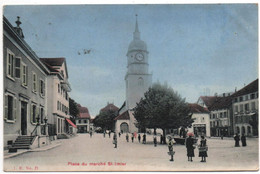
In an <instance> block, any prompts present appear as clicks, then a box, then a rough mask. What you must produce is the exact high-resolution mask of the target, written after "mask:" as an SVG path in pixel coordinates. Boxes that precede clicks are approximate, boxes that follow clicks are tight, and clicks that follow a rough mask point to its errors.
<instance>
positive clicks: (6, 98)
mask: <svg viewBox="0 0 260 174" xmlns="http://www.w3.org/2000/svg"><path fill="white" fill-rule="evenodd" d="M5 119H8V95H5Z"/></svg>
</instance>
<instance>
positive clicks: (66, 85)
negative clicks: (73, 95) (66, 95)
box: [61, 79, 71, 92]
mask: <svg viewBox="0 0 260 174" xmlns="http://www.w3.org/2000/svg"><path fill="white" fill-rule="evenodd" d="M61 87H62V88H64V89H65V90H66V91H67V92H70V91H71V87H70V84H69V82H68V80H67V79H65V80H64V81H63V82H61Z"/></svg>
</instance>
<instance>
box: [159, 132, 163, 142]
mask: <svg viewBox="0 0 260 174" xmlns="http://www.w3.org/2000/svg"><path fill="white" fill-rule="evenodd" d="M160 143H161V144H162V143H163V135H162V134H161V137H160Z"/></svg>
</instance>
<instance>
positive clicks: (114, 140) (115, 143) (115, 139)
mask: <svg viewBox="0 0 260 174" xmlns="http://www.w3.org/2000/svg"><path fill="white" fill-rule="evenodd" d="M113 144H114V145H115V147H114V148H117V135H116V133H114V136H113Z"/></svg>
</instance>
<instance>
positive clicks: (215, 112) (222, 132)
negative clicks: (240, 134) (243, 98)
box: [209, 96, 233, 136]
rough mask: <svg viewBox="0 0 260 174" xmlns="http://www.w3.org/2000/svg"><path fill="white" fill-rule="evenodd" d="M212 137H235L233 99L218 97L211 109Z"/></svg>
mask: <svg viewBox="0 0 260 174" xmlns="http://www.w3.org/2000/svg"><path fill="white" fill-rule="evenodd" d="M209 110H210V131H211V136H230V135H233V115H232V114H233V113H232V98H231V96H227V97H218V98H216V100H215V102H214V103H213V104H212V105H211V106H210V107H209Z"/></svg>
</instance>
